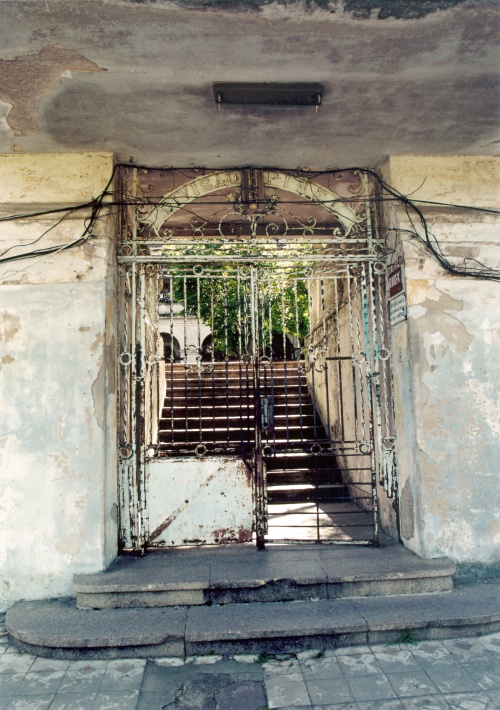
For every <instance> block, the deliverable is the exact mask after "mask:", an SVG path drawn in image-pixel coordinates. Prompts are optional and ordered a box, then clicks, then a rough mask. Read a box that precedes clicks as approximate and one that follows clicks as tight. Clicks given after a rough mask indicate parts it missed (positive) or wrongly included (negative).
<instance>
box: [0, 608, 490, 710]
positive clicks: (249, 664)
mask: <svg viewBox="0 0 500 710" xmlns="http://www.w3.org/2000/svg"><path fill="white" fill-rule="evenodd" d="M275 708H276V709H281V710H285V709H286V710H305V709H306V708H308V709H311V708H313V709H314V710H445V709H446V708H463V710H493V709H498V708H500V633H496V634H490V635H488V636H483V637H479V638H463V639H453V640H449V641H421V642H418V639H415V638H413V637H412V636H411V635H408V636H407V637H406V638H403V637H400V638H399V639H398V638H395V639H394V642H393V643H391V644H387V645H374V646H358V647H349V648H339V649H336V650H332V651H325V652H317V651H304V652H302V653H297V654H286V655H282V656H275V657H267V656H266V654H264V653H261V654H260V655H259V656H233V657H227V658H222V657H221V656H202V657H195V658H189V659H186V660H184V659H181V658H165V659H154V660H153V659H151V660H144V659H131V660H125V659H120V660H112V661H59V660H51V659H46V658H40V657H36V656H32V655H30V654H26V653H21V652H19V651H18V650H17V649H16V648H15V647H14V646H11V645H9V644H8V638H7V634H6V632H5V626H4V625H3V617H2V616H1V615H0V710H49V709H50V710H163V709H165V710H167V709H168V710H271V709H273V710H274V709H275Z"/></svg>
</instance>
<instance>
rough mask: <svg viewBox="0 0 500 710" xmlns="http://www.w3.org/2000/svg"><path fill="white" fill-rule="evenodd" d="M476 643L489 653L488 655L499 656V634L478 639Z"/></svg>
mask: <svg viewBox="0 0 500 710" xmlns="http://www.w3.org/2000/svg"><path fill="white" fill-rule="evenodd" d="M478 641H479V642H480V643H481V645H482V646H484V647H485V648H486V650H487V651H490V653H494V654H496V655H497V656H499V655H500V634H493V635H491V636H486V637H485V638H484V639H478Z"/></svg>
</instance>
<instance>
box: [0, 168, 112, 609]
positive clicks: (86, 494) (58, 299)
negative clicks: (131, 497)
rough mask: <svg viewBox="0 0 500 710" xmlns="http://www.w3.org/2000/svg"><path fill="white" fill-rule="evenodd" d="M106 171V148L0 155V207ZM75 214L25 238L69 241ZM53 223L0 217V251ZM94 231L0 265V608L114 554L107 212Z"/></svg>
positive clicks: (63, 190) (36, 204)
mask: <svg viewBox="0 0 500 710" xmlns="http://www.w3.org/2000/svg"><path fill="white" fill-rule="evenodd" d="M111 171H112V156H111V155H110V154H107V155H102V154H100V155H94V156H92V155H89V154H87V155H81V156H75V155H65V156H53V155H52V156H8V157H5V156H2V157H0V174H1V175H2V178H1V181H0V209H1V212H2V214H3V215H6V214H11V213H13V212H17V211H18V210H19V207H20V206H21V207H22V210H23V212H30V211H32V210H33V209H39V208H40V206H43V205H49V204H50V205H54V206H55V205H58V206H61V207H62V206H66V205H68V204H76V203H78V202H85V201H87V200H88V199H89V197H91V196H97V194H99V192H101V191H102V189H103V188H104V187H105V186H106V183H107V181H108V179H109V177H110V175H111ZM54 179H55V183H54V182H51V181H53V180H54ZM86 216H88V215H86V214H85V213H77V216H76V217H72V218H67V219H65V220H64V221H63V222H62V224H61V225H60V226H59V227H57V228H54V229H51V230H50V231H49V232H48V233H47V235H46V236H45V237H43V238H42V239H41V240H40V241H39V242H38V243H37V244H36V246H37V247H42V248H43V247H47V246H49V245H54V244H64V243H67V242H68V241H71V240H72V239H75V238H77V237H78V236H79V235H81V234H82V232H83V230H84V217H86ZM53 225H54V219H53V217H52V216H47V217H44V218H36V219H25V220H22V221H16V222H3V223H2V224H1V226H0V251H1V252H2V253H3V252H4V251H5V250H6V249H11V250H10V251H9V254H16V253H20V252H22V251H27V250H29V249H30V248H33V247H30V246H29V242H33V241H34V240H35V239H37V238H38V237H40V235H41V234H42V232H44V231H45V230H47V229H48V228H50V227H53ZM95 233H96V236H95V237H93V238H92V239H90V240H89V242H88V243H87V244H85V245H83V246H80V247H77V248H74V249H71V250H68V251H64V252H60V253H58V254H54V255H51V256H47V257H45V258H44V259H41V258H40V257H39V258H37V259H27V260H22V261H15V262H11V263H8V264H3V265H0V418H1V425H0V529H1V530H2V546H1V549H0V570H1V574H0V609H5V608H6V607H8V606H9V605H11V604H12V603H13V602H15V601H16V600H18V599H21V598H23V599H36V598H43V597H51V596H59V595H68V594H71V593H72V588H71V581H72V576H73V573H75V572H86V571H97V570H100V569H103V568H104V567H105V566H106V565H107V564H109V563H110V562H111V560H112V559H113V558H114V556H115V555H116V541H117V530H116V520H117V508H116V503H117V494H116V461H115V449H116V443H115V431H116V401H115V383H114V380H115V374H114V359H115V350H116V347H115V314H114V310H113V303H114V298H115V293H114V276H113V269H114V239H113V225H112V221H111V219H110V218H109V217H108V218H106V217H104V218H103V219H101V220H99V223H98V225H96V230H95ZM18 245H19V246H18ZM12 247H14V248H12Z"/></svg>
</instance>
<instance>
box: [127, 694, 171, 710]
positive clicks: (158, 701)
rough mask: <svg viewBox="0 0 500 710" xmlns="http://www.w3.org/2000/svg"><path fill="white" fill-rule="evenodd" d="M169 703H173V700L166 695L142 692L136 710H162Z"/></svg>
mask: <svg viewBox="0 0 500 710" xmlns="http://www.w3.org/2000/svg"><path fill="white" fill-rule="evenodd" d="M173 700H174V701H175V698H174V699H173ZM169 702H172V699H171V698H167V697H166V696H165V694H164V693H154V692H150V691H142V690H141V692H140V693H139V700H138V702H137V708H136V710H162V708H163V707H165V704H167V703H169Z"/></svg>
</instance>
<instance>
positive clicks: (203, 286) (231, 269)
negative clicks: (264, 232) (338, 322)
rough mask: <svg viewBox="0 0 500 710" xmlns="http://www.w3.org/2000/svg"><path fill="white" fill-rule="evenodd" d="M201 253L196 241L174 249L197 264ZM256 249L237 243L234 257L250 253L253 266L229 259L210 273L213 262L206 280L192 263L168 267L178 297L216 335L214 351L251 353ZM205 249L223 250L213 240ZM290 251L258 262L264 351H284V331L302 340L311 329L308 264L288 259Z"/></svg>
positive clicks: (261, 338) (234, 353) (174, 291)
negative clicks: (303, 271)
mask: <svg viewBox="0 0 500 710" xmlns="http://www.w3.org/2000/svg"><path fill="white" fill-rule="evenodd" d="M174 248H175V247H174ZM170 249H172V248H171V247H170V245H169V247H166V248H165V249H164V253H165V254H168V253H172V252H171V251H169V250H170ZM199 251H200V246H199V245H198V244H196V245H192V246H191V245H189V246H185V247H184V248H183V251H182V252H179V250H178V249H177V250H176V251H175V252H174V253H175V254H176V255H179V254H181V255H182V256H191V255H192V258H193V262H192V263H193V264H196V263H197V262H196V256H197V255H199ZM252 251H255V249H252V245H250V246H248V247H247V246H246V245H241V244H238V245H237V247H236V248H235V247H234V246H232V251H231V255H233V256H234V255H237V256H248V265H244V266H243V267H242V266H241V265H240V266H239V267H238V266H237V265H236V264H234V263H231V262H227V261H226V262H219V263H216V264H215V267H216V269H217V276H207V277H205V276H206V275H207V274H210V266H207V267H204V271H203V275H204V277H203V278H196V277H195V276H194V274H193V269H192V266H191V267H190V268H186V265H185V264H175V263H174V264H173V265H172V266H171V267H170V268H169V274H170V275H171V277H172V281H171V284H172V294H173V297H174V300H175V301H176V302H177V303H180V304H182V305H184V307H185V311H186V312H187V313H188V314H189V315H192V316H194V317H200V318H201V319H202V321H203V322H204V323H205V325H207V326H208V327H209V328H210V329H211V331H212V333H213V339H214V342H213V347H214V349H215V351H216V352H218V353H222V354H224V355H227V356H229V357H236V356H241V355H242V354H243V353H245V352H249V351H250V344H249V342H248V339H249V337H250V327H249V319H250V312H251V309H250V277H249V267H250V265H251V263H252V255H251V254H249V252H252ZM203 253H204V254H207V253H208V254H213V253H221V247H220V246H218V245H211V244H208V245H206V246H205V248H204V251H203ZM289 253H290V252H288V253H287V254H283V256H284V259H283V260H281V259H280V260H277V261H274V260H273V261H269V262H264V263H262V262H261V263H259V287H258V313H257V317H258V333H259V338H260V340H261V343H260V347H261V354H268V355H270V354H271V350H275V349H276V348H278V351H279V349H280V348H281V351H283V342H284V339H283V335H284V334H287V335H289V336H296V337H297V338H299V340H300V341H301V342H303V341H304V338H305V337H306V335H307V333H308V329H309V307H308V294H307V287H306V283H305V281H304V280H303V279H300V278H297V275H298V273H299V271H300V269H301V268H302V267H303V266H304V263H298V264H297V263H292V262H290V261H286V256H287V255H288V254H289ZM280 255H281V253H280ZM269 256H274V254H273V255H271V254H269ZM304 256H306V254H304ZM212 266H214V265H212ZM271 343H272V346H271ZM285 347H286V342H285ZM281 354H282V352H281Z"/></svg>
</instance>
